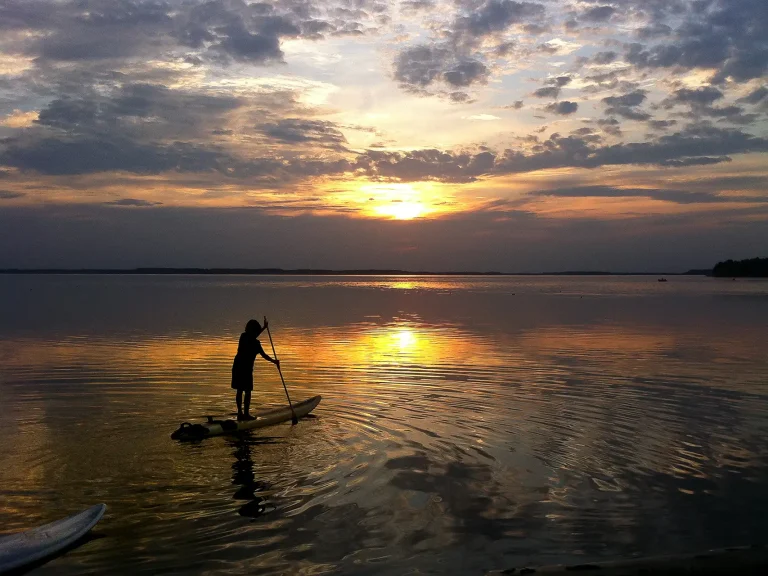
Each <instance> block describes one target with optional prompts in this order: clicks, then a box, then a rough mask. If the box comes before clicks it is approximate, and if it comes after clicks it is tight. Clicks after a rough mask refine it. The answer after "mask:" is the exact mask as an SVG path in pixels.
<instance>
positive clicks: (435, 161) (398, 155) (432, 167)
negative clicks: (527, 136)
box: [356, 150, 496, 183]
mask: <svg viewBox="0 0 768 576" xmlns="http://www.w3.org/2000/svg"><path fill="white" fill-rule="evenodd" d="M495 159H496V156H495V155H494V154H493V153H491V152H480V153H478V154H469V153H452V152H443V151H440V150H414V151H412V152H378V151H375V150H368V151H367V152H366V153H365V154H364V155H362V156H360V157H358V159H357V163H356V164H357V167H358V168H359V169H362V170H363V172H364V173H365V174H366V175H367V176H369V177H371V178H394V179H398V180H405V181H417V180H440V181H444V182H456V183H461V182H473V181H475V180H477V178H478V177H479V176H482V175H485V174H490V173H491V172H492V171H493V166H494V160H495Z"/></svg>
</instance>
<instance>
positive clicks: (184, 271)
mask: <svg viewBox="0 0 768 576" xmlns="http://www.w3.org/2000/svg"><path fill="white" fill-rule="evenodd" d="M0 274H93V275H99V274H115V275H120V274H125V275H173V274H179V275H221V276H226V275H229V276H234V275H253V276H257V275H262V276H270V275H272V276H376V275H379V276H709V275H711V274H712V269H711V268H707V269H705V268H700V269H696V268H694V269H690V270H688V271H686V272H668V271H664V272H662V271H652V272H616V271H609V270H562V271H557V272H499V271H495V270H487V271H478V270H462V271H430V270H402V269H389V268H349V269H331V268H238V267H228V268H201V267H166V266H163V267H138V268H2V269H0Z"/></svg>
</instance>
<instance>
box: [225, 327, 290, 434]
mask: <svg viewBox="0 0 768 576" xmlns="http://www.w3.org/2000/svg"><path fill="white" fill-rule="evenodd" d="M267 325H268V324H267V319H266V318H264V326H263V327H262V326H261V324H259V321H258V320H248V323H247V324H246V325H245V332H243V333H242V334H240V342H239V343H238V344H237V354H236V355H235V361H234V362H233V363H232V388H234V389H235V390H237V395H236V397H235V401H236V402H237V419H238V420H253V419H254V417H253V416H251V415H250V413H249V410H250V408H251V390H253V363H254V362H255V361H256V356H257V355H260V356H261V357H262V358H264V360H267V361H269V362H272V364H274V365H275V366H277V367H278V368H280V360H276V359H274V358H270V357H269V356H268V355H267V353H266V352H264V349H263V348H262V347H261V342H259V334H261V333H262V332H263V331H264V330H266V329H267ZM243 395H245V403H243Z"/></svg>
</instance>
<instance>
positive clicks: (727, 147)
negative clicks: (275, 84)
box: [356, 121, 768, 182]
mask: <svg viewBox="0 0 768 576" xmlns="http://www.w3.org/2000/svg"><path fill="white" fill-rule="evenodd" d="M614 126H615V124H614V123H613V122H612V121H609V123H607V124H606V125H605V126H604V127H603V129H608V130H610V128H611V127H614ZM767 151H768V139H765V138H759V137H756V136H752V135H751V134H747V133H744V132H740V131H738V130H733V129H722V128H714V127H711V126H704V127H701V126H698V127H689V128H687V129H685V130H681V131H679V132H676V133H674V134H670V135H663V136H660V137H659V138H657V139H656V140H651V141H648V142H632V143H619V144H613V145H610V146H600V145H598V143H597V142H596V141H595V139H594V138H591V137H590V136H589V135H585V136H580V135H570V136H561V135H559V134H552V135H551V136H550V137H549V138H548V139H547V140H545V141H542V142H539V143H537V144H535V145H534V146H533V147H532V149H531V150H530V151H529V152H524V151H521V150H512V149H507V150H505V151H504V152H502V153H494V152H490V151H486V152H482V153H480V154H469V153H466V152H460V153H457V152H444V151H439V150H414V151H411V152H376V151H368V152H367V153H366V154H364V155H362V156H360V157H358V159H357V161H356V167H357V169H358V170H360V171H362V173H363V174H365V175H367V176H369V177H372V178H389V179H402V180H442V181H448V182H471V181H473V180H475V179H477V178H479V177H480V176H484V175H489V176H493V175H504V174H518V173H525V172H533V171H536V170H545V169H554V168H567V167H571V168H598V167H600V166H619V165H638V166H642V165H655V166H660V167H669V168H672V167H681V166H691V165H709V164H717V163H722V162H729V161H730V155H732V154H743V153H748V152H767Z"/></svg>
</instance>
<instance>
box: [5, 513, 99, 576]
mask: <svg viewBox="0 0 768 576" xmlns="http://www.w3.org/2000/svg"><path fill="white" fill-rule="evenodd" d="M106 509H107V506H106V504H96V505H95V506H91V507H90V508H88V509H87V510H84V511H83V512H80V513H79V514H74V515H73V516H69V517H68V518H64V519H62V520H57V521H56V522H51V523H50V524H45V525H44V526H38V527H37V528H32V529H31V530H27V531H26V532H18V533H16V534H9V535H8V536H0V574H2V573H3V572H8V571H10V570H14V569H16V568H23V567H24V566H27V565H29V564H34V563H35V562H39V561H40V560H44V559H45V558H48V557H50V556H53V555H54V554H56V553H57V552H61V551H62V550H63V549H64V548H66V547H67V546H69V545H70V544H72V543H74V542H76V541H77V540H79V539H80V538H82V537H83V536H85V535H86V534H87V533H88V531H89V530H90V529H91V528H93V527H94V526H95V525H96V523H97V522H98V521H99V520H101V517H102V516H103V515H104V511H105V510H106Z"/></svg>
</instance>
